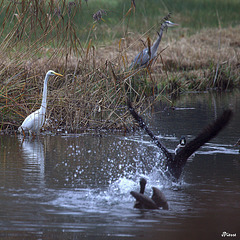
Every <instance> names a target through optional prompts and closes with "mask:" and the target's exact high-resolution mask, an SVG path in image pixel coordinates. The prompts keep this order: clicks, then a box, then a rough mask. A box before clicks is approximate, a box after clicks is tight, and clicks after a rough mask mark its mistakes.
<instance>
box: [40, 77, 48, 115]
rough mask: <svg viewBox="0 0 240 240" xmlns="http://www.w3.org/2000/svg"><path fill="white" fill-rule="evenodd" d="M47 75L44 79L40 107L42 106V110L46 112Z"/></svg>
mask: <svg viewBox="0 0 240 240" xmlns="http://www.w3.org/2000/svg"><path fill="white" fill-rule="evenodd" d="M48 79H49V76H48V75H46V77H45V80H44V86H43V98H42V105H41V108H43V111H44V112H46V109H47V83H48Z"/></svg>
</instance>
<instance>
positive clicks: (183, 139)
mask: <svg viewBox="0 0 240 240" xmlns="http://www.w3.org/2000/svg"><path fill="white" fill-rule="evenodd" d="M186 143H187V141H186V138H185V137H184V136H181V138H180V140H179V144H178V145H177V147H176V149H175V155H176V154H177V153H178V152H179V151H180V150H181V149H182V148H184V147H185V146H186Z"/></svg>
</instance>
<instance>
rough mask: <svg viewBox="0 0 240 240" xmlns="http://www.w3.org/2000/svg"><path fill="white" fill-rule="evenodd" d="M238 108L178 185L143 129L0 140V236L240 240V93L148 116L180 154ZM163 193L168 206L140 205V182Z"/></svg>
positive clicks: (194, 100)
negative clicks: (136, 195) (181, 142)
mask: <svg viewBox="0 0 240 240" xmlns="http://www.w3.org/2000/svg"><path fill="white" fill-rule="evenodd" d="M228 107H231V108H232V109H233V110H234V117H233V119H232V121H231V122H230V124H229V125H228V126H227V127H226V128H225V129H224V130H223V131H222V132H221V133H220V134H219V135H218V136H217V137H216V138H214V139H213V140H211V141H210V142H209V143H207V144H206V145H204V146H203V147H202V148H200V149H199V150H198V151H197V152H196V153H195V154H194V156H192V157H191V158H190V159H189V161H188V163H187V165H186V167H185V169H184V172H183V175H182V178H181V180H180V182H179V183H172V182H171V181H170V180H168V179H167V178H166V177H164V175H163V174H162V171H161V159H162V157H163V156H162V154H161V152H160V151H159V149H158V148H157V147H156V146H155V145H154V144H153V143H152V142H151V140H150V138H149V137H148V136H147V135H146V134H145V133H144V132H143V131H137V132H135V133H130V134H127V135H124V134H123V133H118V134H110V133H108V132H101V133H97V132H96V133H95V132H94V133H83V134H78V135H57V136H51V135H44V134H42V135H40V136H39V137H38V138H35V139H34V140H33V139H28V138H26V139H25V140H24V141H23V139H22V138H21V137H20V136H0V143H1V148H0V203H1V208H0V239H222V238H224V237H223V236H225V235H227V234H228V236H230V235H229V234H233V235H232V236H231V237H227V236H226V238H231V239H232V238H233V239H240V204H239V203H240V154H239V150H238V149H237V148H236V147H235V146H234V144H235V143H236V141H237V140H238V139H239V138H240V128H239V119H240V111H239V110H240V94H239V93H238V92H237V93H224V94H206V93H202V94H187V95H184V96H182V97H181V99H180V100H179V101H178V102H177V103H176V109H175V110H172V109H167V108H164V104H161V103H158V104H155V106H154V109H153V111H152V113H151V114H150V113H148V114H146V115H145V116H144V118H145V120H146V122H147V123H148V124H149V128H150V129H151V130H152V131H153V132H154V133H155V134H156V135H157V136H158V137H159V139H160V140H161V141H162V142H164V144H165V145H166V146H167V147H168V148H169V149H170V150H171V151H173V150H174V148H175V146H176V145H177V144H178V139H179V138H180V136H181V135H185V136H187V139H188V140H190V139H192V138H193V137H195V136H196V135H197V134H198V133H199V131H201V129H202V128H203V127H204V126H206V125H207V124H208V123H210V122H211V121H213V120H214V119H215V118H216V117H217V116H219V115H220V114H221V113H222V111H223V109H226V108H228ZM140 177H145V178H146V179H147V181H148V183H147V186H146V194H147V195H151V186H156V187H158V188H160V189H161V190H162V191H163V192H164V194H165V196H166V198H167V200H168V202H169V205H170V209H169V210H168V211H167V210H139V209H134V208H133V204H134V199H133V197H132V196H131V195H130V194H129V193H130V191H131V190H135V191H139V178H140Z"/></svg>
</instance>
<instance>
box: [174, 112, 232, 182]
mask: <svg viewBox="0 0 240 240" xmlns="http://www.w3.org/2000/svg"><path fill="white" fill-rule="evenodd" d="M232 115H233V113H232V110H230V109H228V110H225V111H224V112H223V114H222V115H221V116H220V117H219V118H217V120H216V121H214V122H213V123H211V124H209V125H208V126H207V127H206V128H205V129H203V130H202V132H201V133H200V134H199V135H198V136H197V137H196V138H195V139H193V140H192V141H190V142H189V143H187V144H186V146H185V147H184V148H182V149H181V150H180V151H179V152H178V153H177V154H176V156H175V157H174V161H173V165H174V166H171V168H172V171H171V173H172V174H173V175H174V177H175V178H177V179H178V178H179V177H180V175H181V172H182V168H183V167H184V166H185V164H186V162H187V159H188V158H189V157H190V156H191V155H192V154H193V153H194V152H195V151H197V150H198V149H199V148H200V147H201V146H202V145H204V144H205V143H206V142H208V141H209V140H211V139H212V138H214V137H215V136H217V134H218V133H219V132H220V131H221V130H222V129H223V128H224V127H225V126H226V125H227V124H228V122H229V120H230V119H231V117H232ZM174 168H175V169H174ZM174 170H175V171H174ZM174 172H175V173H174Z"/></svg>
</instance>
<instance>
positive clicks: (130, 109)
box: [128, 101, 172, 161]
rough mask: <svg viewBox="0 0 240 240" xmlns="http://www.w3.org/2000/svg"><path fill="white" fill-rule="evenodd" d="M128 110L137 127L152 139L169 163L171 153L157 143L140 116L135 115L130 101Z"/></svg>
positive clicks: (157, 140) (156, 139)
mask: <svg viewBox="0 0 240 240" xmlns="http://www.w3.org/2000/svg"><path fill="white" fill-rule="evenodd" d="M128 109H129V111H130V113H131V114H132V116H133V118H134V119H135V120H136V121H137V122H138V124H139V126H140V127H141V128H142V129H143V130H144V131H146V133H147V134H148V135H149V136H150V137H151V138H152V140H153V142H154V143H155V144H156V145H157V146H158V147H159V148H160V149H161V150H162V151H163V153H164V154H165V155H166V157H167V158H168V160H169V161H171V160H172V155H171V153H170V152H169V151H168V150H167V148H166V147H165V146H164V145H163V144H162V143H161V142H160V141H159V139H158V138H157V137H156V136H155V135H154V134H153V133H152V132H151V130H150V129H148V127H147V125H146V123H145V122H144V120H143V119H142V117H141V116H140V115H138V114H137V112H136V111H135V110H134V108H133V107H132V104H131V102H130V101H128Z"/></svg>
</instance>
